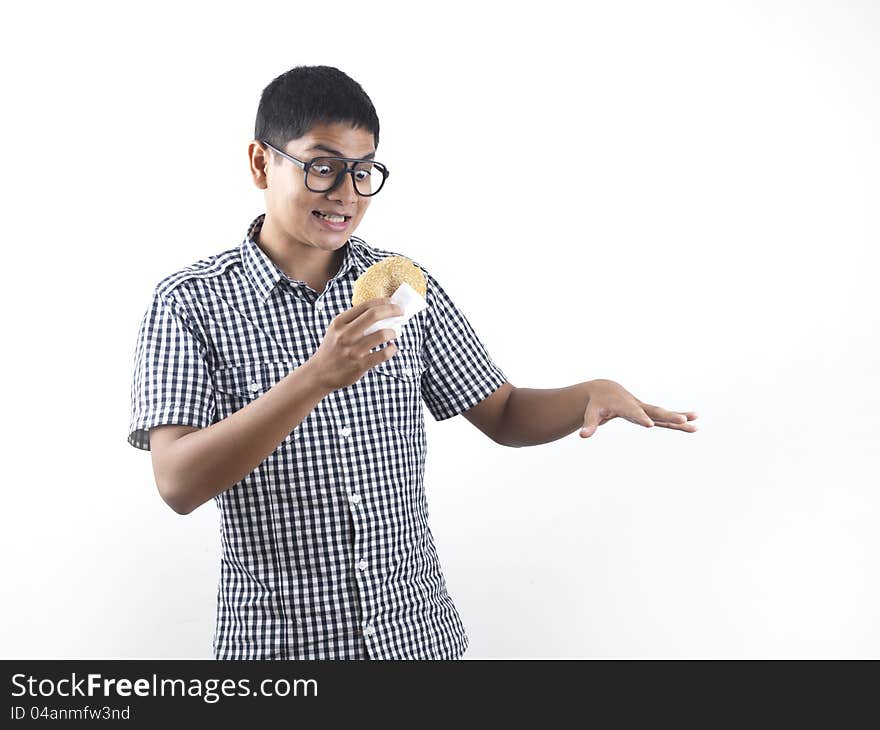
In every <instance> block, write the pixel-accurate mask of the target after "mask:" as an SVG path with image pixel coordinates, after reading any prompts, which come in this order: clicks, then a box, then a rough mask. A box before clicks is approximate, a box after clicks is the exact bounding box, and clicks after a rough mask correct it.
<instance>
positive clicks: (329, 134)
mask: <svg viewBox="0 0 880 730" xmlns="http://www.w3.org/2000/svg"><path fill="white" fill-rule="evenodd" d="M284 152H286V153H287V154H289V155H292V156H293V157H296V158H297V159H298V160H302V161H303V162H308V161H309V160H311V159H313V158H315V157H322V156H328V155H329V156H335V157H356V158H367V157H371V156H372V155H374V154H375V152H376V149H375V147H374V146H373V133H372V132H370V131H368V130H365V129H353V128H352V127H350V126H349V125H347V124H338V123H333V124H316V125H315V126H313V127H312V128H311V130H310V131H309V132H308V133H307V134H306V135H304V136H303V137H300V138H299V139H295V140H291V141H290V142H288V143H287V145H285V147H284ZM267 155H268V158H267V160H266V167H267V170H266V175H267V178H268V180H267V187H266V193H265V195H266V209H267V211H268V214H269V215H268V217H270V218H271V219H272V220H273V222H274V225H275V227H277V228H279V229H281V231H282V232H283V233H284V235H285V236H286V237H288V238H290V239H293V240H294V241H296V242H297V243H300V244H302V245H306V246H312V247H314V248H320V249H323V250H325V251H335V250H337V249H338V248H340V247H342V246H343V245H344V244H345V242H346V241H347V240H348V237H349V236H350V235H351V234H352V233H353V232H354V230H355V229H356V228H357V227H358V224H359V223H360V221H361V218H363V215H364V213H366V211H367V207H368V206H369V204H370V201H371V200H372V198H371V197H365V196H363V195H358V194H357V193H356V192H355V190H354V181H353V180H352V179H351V175H350V174H346V175H345V176H344V178H343V180H342V182H341V183H340V184H339V187H337V188H335V189H334V190H332V191H330V192H327V193H315V192H312V191H311V190H309V189H308V188H307V187H306V185H305V179H304V174H303V170H302V168H301V167H299V165H297V164H296V163H294V162H291V161H290V160H286V159H283V158H279V159H276V155H275V153H274V152H272V151H271V150H267ZM315 211H320V212H322V213H330V214H336V215H344V216H346V219H345V222H344V223H343V224H338V223H334V222H332V221H326V220H322V219H321V218H319V217H318V216H317V215H316V214H315Z"/></svg>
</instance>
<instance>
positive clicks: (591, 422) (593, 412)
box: [580, 408, 599, 438]
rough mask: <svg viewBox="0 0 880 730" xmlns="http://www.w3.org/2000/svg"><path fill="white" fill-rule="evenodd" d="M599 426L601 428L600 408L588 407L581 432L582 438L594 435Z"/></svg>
mask: <svg viewBox="0 0 880 730" xmlns="http://www.w3.org/2000/svg"><path fill="white" fill-rule="evenodd" d="M597 428H599V409H598V408H587V413H586V415H585V417H584V427H583V428H582V429H581V433H580V435H581V438H588V437H590V436H592V435H593V434H594V433H595V432H596V429H597Z"/></svg>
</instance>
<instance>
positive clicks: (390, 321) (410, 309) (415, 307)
mask: <svg viewBox="0 0 880 730" xmlns="http://www.w3.org/2000/svg"><path fill="white" fill-rule="evenodd" d="M391 301H392V302H394V303H395V304H397V305H399V306H400V308H401V309H403V314H401V315H398V316H396V317H386V318H385V319H380V320H379V321H378V322H373V324H371V325H370V326H369V327H368V328H367V329H365V330H364V336H365V337H366V336H367V335H369V334H372V333H373V332H378V331H379V330H382V329H393V330H394V333H395V334H396V335H397V336H398V337H400V333H401V332H402V331H403V325H405V324H406V323H407V322H408V321H409V320H410V318H411V317H413V316H415V315H416V314H418V313H419V312H421V311H422V310H423V309H427V308H428V302H426V301H425V298H424V297H423V296H422V295H421V294H419V293H418V292H417V291H416V290H415V289H413V288H412V287H411V286H410V285H409V284H407V283H406V282H403V284H401V285H400V286H399V287H397V291H396V292H394V294H392V295H391Z"/></svg>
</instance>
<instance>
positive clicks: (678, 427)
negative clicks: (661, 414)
mask: <svg viewBox="0 0 880 730" xmlns="http://www.w3.org/2000/svg"><path fill="white" fill-rule="evenodd" d="M654 425H655V426H660V427H662V428H671V429H672V430H674V431H687V432H688V433H693V432H694V431H697V430H698V429H697V427H696V425H695V424H693V423H670V422H668V421H654Z"/></svg>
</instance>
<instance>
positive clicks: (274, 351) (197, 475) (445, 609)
mask: <svg viewBox="0 0 880 730" xmlns="http://www.w3.org/2000/svg"><path fill="white" fill-rule="evenodd" d="M378 142H379V120H378V117H377V115H376V112H375V109H374V107H373V104H372V102H371V101H370V99H369V97H367V95H366V93H365V92H364V91H363V89H362V88H361V87H360V85H359V84H357V83H356V82H355V81H353V80H352V79H351V78H349V77H348V76H347V75H346V74H344V73H342V72H341V71H339V70H338V69H335V68H332V67H327V66H313V67H297V68H294V69H292V70H290V71H288V72H287V73H285V74H282V75H281V76H279V77H278V78H276V79H275V80H274V81H272V82H271V83H270V84H269V86H267V87H266V89H265V90H264V91H263V94H262V97H261V100H260V105H259V108H258V112H257V120H256V129H255V139H254V141H253V142H251V143H250V145H249V147H248V156H249V161H250V170H251V174H252V176H253V180H254V183H255V184H256V186H257V187H258V188H260V189H262V190H264V191H265V202H266V211H267V212H266V213H265V214H264V215H260V216H258V217H257V218H256V219H255V220H254V221H253V222H252V223H251V225H250V227H249V228H248V231H247V235H246V236H245V239H244V241H243V242H242V243H241V245H240V246H236V247H235V248H231V249H229V250H226V251H223V252H221V253H219V254H216V255H213V256H211V257H209V258H207V259H204V260H201V261H198V262H196V263H195V264H193V265H191V266H188V267H185V268H184V269H181V270H180V271H178V272H175V273H173V274H171V275H169V276H167V277H165V278H164V279H163V280H162V281H160V282H159V284H158V285H157V286H156V289H155V291H154V294H153V301H152V304H151V306H150V307H149V309H148V310H147V312H146V314H145V316H144V319H143V321H142V323H141V328H140V333H139V338H138V344H137V349H136V353H135V375H134V380H133V384H132V394H131V395H132V414H131V423H130V429H129V439H128V440H129V443H131V444H132V445H133V446H135V447H138V448H141V449H149V450H151V454H152V461H153V470H154V474H155V479H156V484H157V486H158V489H159V492H160V494H161V496H162V498H163V499H164V500H165V501H166V502H167V503H168V504H169V505H170V506H171V507H172V508H173V509H174V510H175V511H176V512H178V513H180V514H188V513H190V512H192V511H193V510H194V509H196V508H197V507H198V506H200V505H202V504H204V503H205V502H207V501H208V500H210V499H213V500H214V501H215V503H216V504H217V507H218V509H219V510H220V517H221V542H222V552H223V554H222V560H221V575H220V584H219V587H218V594H217V622H216V627H215V634H214V656H215V658H217V659H288V658H290V659H334V658H337V659H367V658H373V659H454V658H459V657H460V656H461V655H462V654H463V653H464V651H465V649H466V648H467V645H468V639H467V636H466V634H465V631H464V628H463V626H462V623H461V620H460V618H459V615H458V612H457V611H456V608H455V605H454V604H453V602H452V599H451V598H450V596H449V594H448V592H447V590H446V584H445V581H444V578H443V574H442V571H441V568H440V564H439V562H438V559H437V553H436V550H435V547H434V542H433V538H432V535H431V530H430V528H429V527H428V524H427V504H426V501H425V493H424V485H423V477H424V461H425V452H426V447H427V444H426V439H425V431H424V413H423V408H422V404H423V403H424V404H425V405H426V406H427V407H428V409H429V410H430V411H431V414H432V415H433V416H434V418H435V419H436V420H443V419H446V418H451V417H452V416H455V415H457V414H460V413H461V414H463V415H464V416H465V418H467V419H468V420H469V421H470V422H471V423H473V424H474V425H475V426H476V427H477V428H479V429H480V430H481V431H482V432H483V433H485V434H486V435H488V436H489V437H490V438H492V439H493V440H494V441H496V442H497V443H499V444H503V445H507V446H517V447H519V446H527V445H533V444H541V443H546V442H548V441H552V440H555V439H558V438H561V437H563V436H565V435H567V434H569V433H571V432H572V431H573V430H575V429H576V428H577V427H578V426H581V425H583V427H584V430H583V431H582V432H581V435H582V436H584V437H587V436H590V435H591V434H592V433H593V432H595V430H596V428H597V427H598V426H599V425H601V424H602V423H605V422H606V421H608V420H610V419H611V418H615V417H617V416H621V417H623V418H627V419H629V420H631V421H633V422H634V423H639V424H643V425H645V426H650V425H653V424H655V425H660V426H664V427H666V428H674V429H678V430H682V431H693V430H695V427H694V426H693V425H692V424H690V423H689V421H691V420H693V419H694V418H695V417H696V414H693V413H676V412H671V411H667V410H665V409H662V408H659V407H657V406H652V405H648V404H646V403H642V402H641V401H638V400H637V399H635V398H634V397H633V396H632V395H630V394H629V393H628V392H627V391H625V390H624V389H623V388H622V387H620V386H619V385H618V384H617V383H614V382H613V381H609V380H593V381H588V382H585V383H579V384H576V385H573V386H571V387H569V388H560V389H554V390H534V389H524V388H515V387H514V386H513V385H511V384H510V383H509V382H507V379H506V377H505V376H504V373H503V372H502V371H501V370H500V369H499V368H498V367H497V366H496V365H495V363H494V362H492V360H491V358H490V357H489V354H488V353H487V351H486V349H485V347H484V346H483V344H482V343H481V341H480V340H479V338H478V337H477V335H476V333H475V332H474V330H473V329H472V328H471V326H470V324H469V322H468V320H467V319H466V317H465V316H464V315H463V314H462V313H461V311H460V310H459V309H457V308H456V306H455V304H454V303H453V302H452V300H451V299H450V297H449V296H448V294H447V293H446V291H445V290H444V289H443V288H442V286H441V285H440V283H439V282H438V281H437V280H436V279H435V278H434V277H433V276H432V275H431V274H430V273H429V272H428V271H427V270H425V268H424V267H422V266H421V265H420V264H419V263H418V262H414V263H415V264H416V265H417V266H419V268H421V269H422V271H423V273H424V274H425V277H426V280H427V294H426V300H427V302H428V308H427V309H425V310H423V311H421V312H419V313H418V314H417V315H415V316H414V317H413V318H412V319H410V320H409V321H408V322H407V324H406V325H405V326H404V328H403V331H402V333H401V335H400V336H399V337H397V338H395V333H394V331H393V330H390V329H384V330H380V331H378V332H374V333H372V334H370V335H367V336H364V334H363V333H364V330H366V329H367V328H369V326H370V325H371V324H372V323H374V322H376V321H378V320H380V319H384V318H387V317H392V316H394V315H397V314H400V313H401V312H400V310H399V308H398V307H397V305H395V304H393V303H392V302H391V301H390V299H376V300H373V301H370V302H366V303H363V304H361V305H359V306H357V307H351V306H350V303H351V297H352V287H353V284H354V281H355V280H356V279H357V277H358V276H360V274H361V273H363V271H364V270H366V268H367V267H369V266H370V265H371V264H374V263H376V262H378V261H380V260H382V259H383V258H385V257H387V256H390V255H394V254H393V252H390V251H385V250H382V249H378V248H374V247H372V246H369V245H368V244H367V243H366V242H365V241H363V240H362V239H360V238H357V237H355V236H353V233H354V231H355V229H356V228H357V226H358V224H359V223H360V221H361V219H362V218H363V216H364V214H365V213H366V210H367V207H368V206H369V204H370V202H371V200H372V199H373V196H374V195H375V194H376V193H378V192H379V191H380V190H381V189H382V186H383V185H384V182H385V179H386V178H387V176H388V172H387V168H385V166H384V165H382V164H381V163H379V162H378V161H377V160H376V152H377V147H378ZM392 340H394V341H393V342H392Z"/></svg>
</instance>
